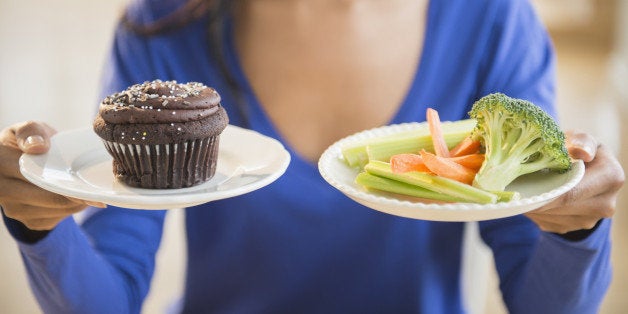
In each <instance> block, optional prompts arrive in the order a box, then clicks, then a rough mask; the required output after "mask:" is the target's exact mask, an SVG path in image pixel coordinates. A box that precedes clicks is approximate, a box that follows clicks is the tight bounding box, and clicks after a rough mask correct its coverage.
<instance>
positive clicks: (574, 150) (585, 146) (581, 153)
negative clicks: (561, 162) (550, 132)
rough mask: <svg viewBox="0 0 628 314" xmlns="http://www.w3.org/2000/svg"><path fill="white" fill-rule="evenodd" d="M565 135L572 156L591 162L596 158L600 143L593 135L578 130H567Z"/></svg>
mask: <svg viewBox="0 0 628 314" xmlns="http://www.w3.org/2000/svg"><path fill="white" fill-rule="evenodd" d="M565 136H566V138H567V142H566V144H567V150H568V151H569V155H571V157H573V158H575V159H582V160H583V161H584V162H590V161H592V160H593V159H594V158H595V154H596V151H597V147H598V146H599V144H598V142H597V140H596V139H595V138H594V137H593V136H591V135H589V134H587V133H583V132H577V131H567V132H565Z"/></svg>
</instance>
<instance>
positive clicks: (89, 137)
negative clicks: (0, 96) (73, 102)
mask: <svg viewBox="0 0 628 314" xmlns="http://www.w3.org/2000/svg"><path fill="white" fill-rule="evenodd" d="M111 160H112V158H111V156H110V155H109V154H108V153H107V151H106V150H105V148H104V145H103V143H102V141H101V140H100V138H99V137H98V136H97V135H96V134H95V133H94V132H93V131H92V130H91V128H85V129H78V130H70V131H65V132H59V133H58V134H56V135H55V136H53V137H52V139H51V147H50V151H49V152H48V153H46V154H43V155H28V154H24V155H22V157H21V158H20V170H21V172H22V174H23V175H24V177H26V179H28V180H29V181H31V182H32V183H34V184H35V185H38V186H40V187H42V188H44V189H46V190H49V191H52V192H55V193H58V194H62V195H66V196H70V197H75V198H79V199H83V200H89V201H95V202H101V203H105V204H109V205H114V206H120V207H126V208H135V209H171V208H182V207H189V206H194V205H198V204H202V203H206V202H209V201H214V200H219V199H223V198H227V197H232V196H237V195H241V194H244V193H247V192H251V191H254V190H257V189H259V188H262V187H264V186H266V185H268V184H270V183H272V182H273V181H275V180H276V179H277V178H279V177H280V176H281V175H282V174H283V173H284V171H285V170H286V168H287V167H288V164H289V163H290V154H289V153H288V151H286V150H285V149H284V147H283V145H281V143H279V142H278V141H277V140H275V139H272V138H270V137H266V136H264V135H261V134H259V133H257V132H254V131H250V130H246V129H243V128H239V127H236V126H232V125H228V126H227V128H226V129H225V130H224V131H223V133H222V134H221V135H220V146H219V152H218V164H217V168H216V174H215V175H214V177H213V178H212V179H210V180H209V181H207V182H205V183H202V184H200V185H197V186H193V187H189V188H182V189H140V188H132V187H129V186H127V185H125V184H123V183H121V182H119V181H118V180H116V179H115V178H114V176H113V172H112V164H111Z"/></svg>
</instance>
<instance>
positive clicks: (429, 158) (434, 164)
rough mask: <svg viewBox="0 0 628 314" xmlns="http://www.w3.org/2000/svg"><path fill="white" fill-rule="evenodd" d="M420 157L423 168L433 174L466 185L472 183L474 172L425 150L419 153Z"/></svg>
mask: <svg viewBox="0 0 628 314" xmlns="http://www.w3.org/2000/svg"><path fill="white" fill-rule="evenodd" d="M421 157H422V158H423V162H424V163H425V166H427V168H428V169H430V171H432V172H433V173H434V174H436V175H438V176H441V177H445V178H449V179H452V180H456V181H459V182H462V183H466V184H471V183H473V178H475V171H473V170H471V169H469V168H467V167H465V166H462V165H460V164H457V163H456V162H454V161H452V160H450V159H449V158H443V157H440V156H437V155H435V154H432V153H429V152H426V151H425V150H422V151H421Z"/></svg>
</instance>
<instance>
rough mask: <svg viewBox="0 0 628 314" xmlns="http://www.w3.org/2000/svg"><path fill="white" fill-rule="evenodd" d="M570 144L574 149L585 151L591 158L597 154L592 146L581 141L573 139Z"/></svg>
mask: <svg viewBox="0 0 628 314" xmlns="http://www.w3.org/2000/svg"><path fill="white" fill-rule="evenodd" d="M570 144H571V146H573V147H576V148H578V149H581V150H583V151H584V152H585V153H587V155H589V156H593V154H595V152H594V151H593V148H592V147H591V146H589V145H586V144H584V143H583V142H582V141H580V140H578V139H572V140H571V141H570Z"/></svg>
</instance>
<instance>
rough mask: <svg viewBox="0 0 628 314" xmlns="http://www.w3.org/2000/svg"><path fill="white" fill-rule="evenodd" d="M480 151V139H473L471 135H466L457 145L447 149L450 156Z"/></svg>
mask: <svg viewBox="0 0 628 314" xmlns="http://www.w3.org/2000/svg"><path fill="white" fill-rule="evenodd" d="M479 151H480V141H478V140H474V139H473V138H472V137H471V136H468V137H466V138H465V139H464V140H462V141H461V142H460V143H458V145H456V146H455V147H454V148H452V149H451V150H450V151H449V155H450V156H452V157H456V156H462V155H469V154H475V153H478V152H479Z"/></svg>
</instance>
